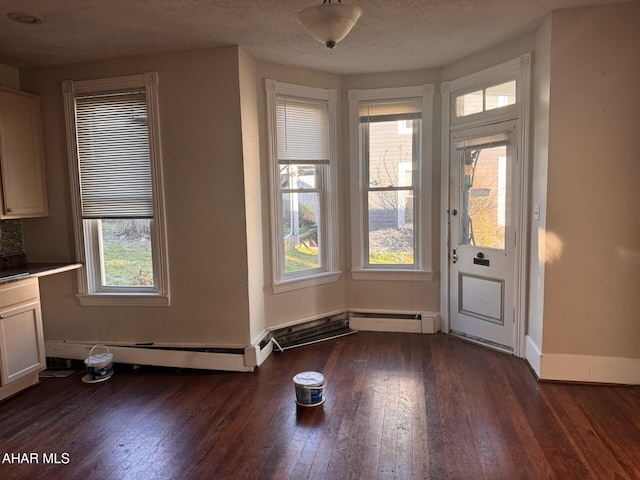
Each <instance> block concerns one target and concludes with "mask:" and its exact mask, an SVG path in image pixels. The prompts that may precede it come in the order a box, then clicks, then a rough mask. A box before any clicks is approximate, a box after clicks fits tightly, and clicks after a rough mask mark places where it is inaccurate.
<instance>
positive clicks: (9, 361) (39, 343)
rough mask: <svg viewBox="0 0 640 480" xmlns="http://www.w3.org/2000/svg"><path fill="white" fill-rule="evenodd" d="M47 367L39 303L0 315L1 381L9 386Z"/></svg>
mask: <svg viewBox="0 0 640 480" xmlns="http://www.w3.org/2000/svg"><path fill="white" fill-rule="evenodd" d="M45 368H46V357H45V353H44V336H43V333H42V315H41V313H40V302H38V301H35V302H30V303H25V304H21V305H17V306H15V307H13V308H9V309H5V310H3V311H2V312H0V380H1V384H2V385H3V386H4V385H7V384H8V383H10V382H13V381H15V380H18V379H19V378H22V377H24V376H25V375H28V374H30V373H33V372H38V371H41V370H44V369H45Z"/></svg>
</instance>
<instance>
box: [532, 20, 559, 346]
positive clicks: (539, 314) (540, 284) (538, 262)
mask: <svg viewBox="0 0 640 480" xmlns="http://www.w3.org/2000/svg"><path fill="white" fill-rule="evenodd" d="M550 62H551V15H549V16H548V17H547V18H546V19H545V20H544V22H543V23H542V25H540V27H539V28H538V31H537V32H536V49H535V54H534V56H533V68H532V77H533V78H532V82H531V114H532V120H533V121H532V132H531V145H532V153H531V165H530V175H531V182H532V188H531V208H530V212H531V227H530V231H529V233H530V244H529V255H530V258H529V315H528V321H527V330H526V331H527V335H529V336H530V337H531V340H532V341H533V342H534V343H535V344H536V346H537V347H538V349H539V350H541V349H542V327H543V306H544V267H545V259H546V254H545V246H546V245H545V240H546V238H547V235H546V209H547V166H548V151H549V94H550V91H549V82H550V70H549V69H550ZM534 209H537V210H538V211H539V215H538V218H537V219H536V218H534V213H533V212H534ZM549 240H550V241H553V235H552V234H550V235H549ZM553 248H554V245H550V249H551V250H550V252H549V253H550V255H551V252H552V249H553ZM550 260H551V257H550Z"/></svg>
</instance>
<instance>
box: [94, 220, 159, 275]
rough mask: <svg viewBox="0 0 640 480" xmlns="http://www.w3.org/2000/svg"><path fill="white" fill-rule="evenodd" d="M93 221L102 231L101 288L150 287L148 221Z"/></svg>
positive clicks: (150, 268) (151, 268) (151, 271)
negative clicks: (98, 224)
mask: <svg viewBox="0 0 640 480" xmlns="http://www.w3.org/2000/svg"><path fill="white" fill-rule="evenodd" d="M96 221H98V222H101V227H102V228H101V231H102V238H101V240H102V255H103V265H102V271H103V276H104V279H103V285H104V286H108V287H115V286H118V287H122V286H124V287H153V286H154V282H153V260H152V254H151V220H148V219H118V220H96Z"/></svg>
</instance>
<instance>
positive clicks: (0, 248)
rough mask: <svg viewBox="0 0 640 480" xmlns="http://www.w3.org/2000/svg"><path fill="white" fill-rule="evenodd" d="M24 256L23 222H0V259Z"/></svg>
mask: <svg viewBox="0 0 640 480" xmlns="http://www.w3.org/2000/svg"><path fill="white" fill-rule="evenodd" d="M14 255H24V243H23V241H22V220H0V257H12V256H14Z"/></svg>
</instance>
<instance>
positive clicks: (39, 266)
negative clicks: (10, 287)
mask: <svg viewBox="0 0 640 480" xmlns="http://www.w3.org/2000/svg"><path fill="white" fill-rule="evenodd" d="M81 267H82V264H81V263H25V264H23V265H17V266H14V267H8V268H0V285H2V284H5V283H8V282H15V281H17V280H25V279H27V278H35V277H43V276H45V275H53V274H54V273H62V272H67V271H70V270H77V269H78V268H81Z"/></svg>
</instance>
